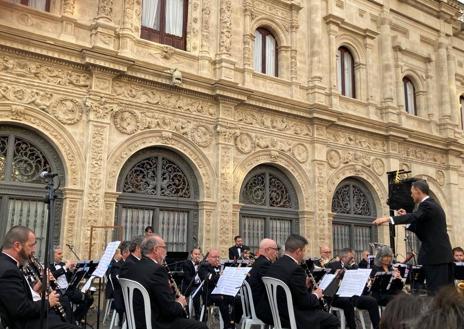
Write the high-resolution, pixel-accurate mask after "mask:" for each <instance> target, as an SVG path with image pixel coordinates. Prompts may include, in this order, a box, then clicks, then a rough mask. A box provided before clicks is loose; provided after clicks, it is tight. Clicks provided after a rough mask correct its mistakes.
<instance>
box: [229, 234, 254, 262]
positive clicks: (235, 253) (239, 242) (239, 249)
mask: <svg viewBox="0 0 464 329" xmlns="http://www.w3.org/2000/svg"><path fill="white" fill-rule="evenodd" d="M234 241H235V245H233V246H232V247H230V248H229V259H231V260H237V259H241V257H242V253H243V250H244V249H248V250H250V248H249V247H248V246H245V245H244V244H243V239H242V237H241V236H240V235H237V236H235V237H234Z"/></svg>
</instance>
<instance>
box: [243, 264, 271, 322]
mask: <svg viewBox="0 0 464 329" xmlns="http://www.w3.org/2000/svg"><path fill="white" fill-rule="evenodd" d="M271 264H272V263H271V261H270V260H269V259H267V258H266V257H264V256H259V257H258V258H256V260H255V262H254V263H253V267H252V268H251V270H250V272H249V274H248V278H247V281H248V283H249V284H250V287H251V292H252V295H253V303H254V304H255V311H256V316H257V317H258V318H259V319H260V320H261V321H263V322H264V323H267V324H270V325H273V324H274V321H273V319H272V314H271V309H270V307H269V301H268V299H267V293H266V288H265V287H264V283H263V280H262V278H263V276H266V272H267V270H268V269H269V267H270V266H271Z"/></svg>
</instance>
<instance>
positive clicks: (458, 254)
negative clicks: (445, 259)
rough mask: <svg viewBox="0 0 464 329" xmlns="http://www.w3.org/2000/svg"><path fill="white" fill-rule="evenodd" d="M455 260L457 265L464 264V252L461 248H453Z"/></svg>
mask: <svg viewBox="0 0 464 329" xmlns="http://www.w3.org/2000/svg"><path fill="white" fill-rule="evenodd" d="M453 259H454V261H455V262H456V263H459V262H464V250H463V249H462V248H461V247H456V248H453Z"/></svg>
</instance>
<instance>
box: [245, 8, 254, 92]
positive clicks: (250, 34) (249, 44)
mask: <svg viewBox="0 0 464 329" xmlns="http://www.w3.org/2000/svg"><path fill="white" fill-rule="evenodd" d="M252 13H253V3H252V2H251V1H250V0H245V1H244V2H243V14H244V15H243V69H244V73H243V74H244V75H243V80H244V81H243V84H244V85H245V86H249V85H250V83H251V82H252V80H253V70H254V69H253V43H254V41H255V40H254V39H255V37H254V31H252V30H251V20H252V18H251V16H252Z"/></svg>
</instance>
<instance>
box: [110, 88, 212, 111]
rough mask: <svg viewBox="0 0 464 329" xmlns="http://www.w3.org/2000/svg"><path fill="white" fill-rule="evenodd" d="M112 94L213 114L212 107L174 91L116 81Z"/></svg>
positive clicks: (175, 108)
mask: <svg viewBox="0 0 464 329" xmlns="http://www.w3.org/2000/svg"><path fill="white" fill-rule="evenodd" d="M113 94H115V96H116V97H121V98H124V99H128V100H130V101H131V103H134V102H135V103H147V104H150V105H159V106H161V107H164V108H167V109H169V110H179V111H182V112H186V113H193V114H197V115H198V114H199V115H205V116H210V117H212V116H213V115H214V114H215V110H214V107H213V106H212V105H211V104H209V103H207V102H205V101H203V100H199V99H195V98H192V97H189V96H187V95H181V94H179V93H174V92H164V91H160V90H156V89H154V88H153V87H151V88H147V87H144V86H139V85H135V84H134V83H132V84H130V83H126V82H122V81H116V82H114V83H113Z"/></svg>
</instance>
